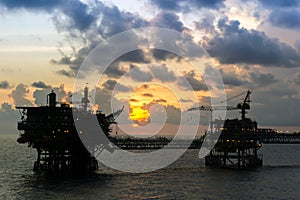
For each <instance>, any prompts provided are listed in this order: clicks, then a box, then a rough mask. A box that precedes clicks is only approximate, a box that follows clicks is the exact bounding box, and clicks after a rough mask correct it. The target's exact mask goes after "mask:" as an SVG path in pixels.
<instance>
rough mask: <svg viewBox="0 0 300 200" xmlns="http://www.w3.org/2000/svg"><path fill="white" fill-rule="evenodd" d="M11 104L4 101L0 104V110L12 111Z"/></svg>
mask: <svg viewBox="0 0 300 200" xmlns="http://www.w3.org/2000/svg"><path fill="white" fill-rule="evenodd" d="M12 110H13V109H12V105H11V104H9V103H7V102H4V103H3V104H2V105H1V111H4V112H9V111H12Z"/></svg>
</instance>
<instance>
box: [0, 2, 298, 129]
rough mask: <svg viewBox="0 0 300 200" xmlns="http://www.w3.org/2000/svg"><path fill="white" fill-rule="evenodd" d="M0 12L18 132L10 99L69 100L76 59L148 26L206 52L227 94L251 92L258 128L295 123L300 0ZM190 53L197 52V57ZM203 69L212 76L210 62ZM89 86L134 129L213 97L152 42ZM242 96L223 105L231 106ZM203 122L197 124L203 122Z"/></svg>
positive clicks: (2, 113) (36, 6)
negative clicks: (176, 35) (55, 97)
mask: <svg viewBox="0 0 300 200" xmlns="http://www.w3.org/2000/svg"><path fill="white" fill-rule="evenodd" d="M0 13H1V14H0V27H1V31H0V61H1V62H0V104H1V107H0V108H1V110H0V124H1V129H2V130H1V132H3V133H15V132H16V121H18V120H19V119H20V116H19V113H18V112H17V111H16V110H15V106H25V105H26V106H39V105H45V101H46V95H47V94H48V93H49V92H50V91H51V90H54V91H55V92H56V93H57V94H58V98H59V99H58V101H60V102H63V101H68V100H69V99H70V97H69V96H71V94H72V93H76V92H80V91H73V85H74V81H75V77H76V75H77V72H78V69H79V67H80V65H81V63H82V62H83V61H84V59H85V58H87V56H88V54H89V53H90V52H91V51H92V50H93V49H94V48H95V47H96V46H97V45H98V44H99V43H101V42H103V41H105V40H107V39H109V38H110V37H113V36H115V35H116V34H119V33H121V32H123V31H126V30H130V29H132V28H144V27H159V28H168V29H171V30H174V31H178V32H179V33H181V34H184V35H187V36H189V38H191V41H190V43H192V45H194V46H199V47H201V48H203V49H205V51H206V52H207V53H208V55H209V56H210V59H211V61H212V63H213V64H214V67H216V68H217V69H218V70H219V71H220V73H221V75H222V78H223V82H224V86H225V89H226V94H227V96H228V97H231V96H235V95H237V94H239V93H242V92H245V91H247V90H248V89H252V90H253V93H252V96H251V99H252V102H251V111H249V117H252V118H255V119H256V120H257V121H258V124H259V125H260V126H263V127H268V126H271V127H277V128H279V129H286V130H287V129H289V128H288V127H293V129H297V130H300V129H298V127H300V120H299V119H300V93H299V92H300V90H299V86H300V71H299V69H300V34H299V30H300V2H299V1H297V0H285V1H281V0H253V1H241V0H212V1H207V0H199V1H197V0H177V1H176V0H165V1H160V0H145V1H139V0H132V1H127V2H126V3H125V2H124V1H122V0H105V1H100V0H52V1H46V0H28V1H22V0H0ZM195 48H196V47H195ZM188 51H189V53H190V54H191V55H192V56H193V58H194V59H198V57H201V56H200V55H193V52H194V50H193V49H188ZM202 64H203V63H202ZM201 67H202V68H203V71H204V73H208V71H209V66H207V65H203V66H202V65H201ZM185 81H187V82H188V83H189V84H190V86H191V88H188V87H186V85H185V84H184V83H185ZM115 86H117V88H115ZM84 87H85V85H84V86H82V89H83V88H84ZM174 91H175V92H174ZM191 92H192V93H191ZM91 93H92V94H94V95H95V97H96V102H95V103H96V104H97V106H98V108H100V109H101V110H103V111H104V112H106V113H108V112H110V111H111V108H110V107H109V105H111V101H112V99H113V100H115V101H116V102H117V105H118V106H122V105H125V108H126V109H127V112H125V113H124V114H126V115H127V117H126V116H125V119H126V120H124V121H123V123H129V124H130V126H132V127H142V126H145V125H147V124H149V123H150V122H151V120H152V121H155V116H160V115H161V113H163V112H166V113H167V121H166V122H167V123H168V124H170V125H174V124H178V121H179V118H178V115H180V113H181V112H182V111H184V110H187V109H188V108H190V107H193V106H195V105H197V103H198V104H199V105H209V104H210V93H209V91H208V88H207V86H206V84H205V81H204V80H203V77H202V76H201V74H199V73H198V72H197V71H196V70H195V69H194V68H193V66H192V65H191V64H190V63H188V62H187V61H186V60H185V59H184V58H180V57H179V56H178V55H174V54H172V53H170V52H165V51H161V50H155V49H150V50H149V49H142V50H137V51H134V52H130V53H128V54H126V55H123V56H121V57H119V58H117V59H116V60H115V62H113V63H111V65H110V66H109V68H108V69H107V70H106V71H105V72H104V76H103V78H102V79H101V80H99V82H98V85H97V88H94V89H93V88H91ZM175 93H176V94H180V95H179V97H178V95H177V96H176V95H175ZM193 94H194V95H195V98H194V97H193ZM242 97H243V96H241V97H239V98H237V99H234V100H232V101H228V102H227V104H228V105H232V106H235V105H236V104H237V103H239V101H240V100H241V98H242ZM153 105H158V107H155V106H154V107H153ZM184 114H185V115H189V116H190V117H191V119H192V117H193V113H186V112H185V113H184ZM201 115H202V113H201ZM207 115H209V114H208V113H206V114H203V117H204V118H205V119H206V118H207ZM228 116H229V117H232V116H239V113H238V112H237V111H233V113H231V112H230V113H229V114H228ZM205 119H204V121H202V122H201V123H200V124H203V125H205V123H207V120H205ZM184 123H185V125H189V123H190V122H184ZM294 127H296V128H294ZM290 129H291V128H290Z"/></svg>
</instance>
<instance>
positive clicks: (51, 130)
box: [16, 87, 121, 172]
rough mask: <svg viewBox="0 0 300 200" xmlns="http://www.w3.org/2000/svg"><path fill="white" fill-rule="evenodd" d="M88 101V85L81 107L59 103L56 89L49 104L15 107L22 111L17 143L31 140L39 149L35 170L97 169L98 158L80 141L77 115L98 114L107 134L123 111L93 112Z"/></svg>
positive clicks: (49, 98)
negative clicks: (75, 121)
mask: <svg viewBox="0 0 300 200" xmlns="http://www.w3.org/2000/svg"><path fill="white" fill-rule="evenodd" d="M88 103H89V99H88V88H87V87H85V88H84V96H83V98H82V100H81V102H80V105H81V107H79V108H74V107H71V105H70V104H67V103H58V102H57V101H56V94H55V93H54V92H53V91H52V92H51V93H50V94H48V95H47V104H46V106H40V107H16V108H17V109H19V111H20V114H21V121H19V122H18V125H17V129H18V130H19V132H20V137H19V138H18V139H17V142H18V143H21V144H24V143H28V146H29V147H33V148H35V149H36V150H37V160H36V161H35V163H34V167H33V170H34V171H46V172H61V171H76V172H83V171H91V170H97V169H98V162H97V160H96V158H95V157H94V156H93V155H92V154H91V153H90V151H88V150H87V149H86V147H85V146H84V145H83V144H82V142H81V139H80V137H79V135H78V132H77V130H76V127H75V125H74V118H75V117H76V118H77V117H81V118H82V116H84V118H85V119H88V118H92V117H93V118H94V117H95V115H96V117H97V120H98V122H99V125H100V126H101V128H102V130H103V132H104V134H105V135H107V136H108V135H109V134H110V132H111V129H110V125H111V124H113V123H115V117H116V115H118V113H120V112H121V111H117V112H116V113H112V114H110V115H107V116H106V115H105V114H103V113H101V112H100V111H97V112H96V113H93V112H92V111H89V110H88ZM72 109H73V110H72ZM74 116H75V117H74ZM99 134H100V133H99Z"/></svg>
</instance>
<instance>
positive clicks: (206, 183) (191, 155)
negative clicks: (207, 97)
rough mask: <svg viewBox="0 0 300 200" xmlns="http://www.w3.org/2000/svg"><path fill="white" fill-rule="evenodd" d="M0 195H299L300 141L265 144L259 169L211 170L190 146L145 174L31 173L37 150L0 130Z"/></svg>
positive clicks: (107, 171)
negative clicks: (298, 143)
mask: <svg viewBox="0 0 300 200" xmlns="http://www.w3.org/2000/svg"><path fill="white" fill-rule="evenodd" d="M0 145H1V146H0V148H1V150H0V171H1V173H0V199H5V200H6V199H21V200H22V199H26V200H27V199H28V200H31V199H58V200H60V199H79V200H85V199H300V145H265V146H264V147H263V149H262V152H263V154H264V166H263V167H261V168H259V169H256V170H223V169H209V168H206V167H205V166H204V163H203V161H202V160H199V159H198V158H197V153H198V152H197V151H196V150H188V152H187V153H186V154H184V155H183V156H182V157H181V158H180V159H179V160H178V161H177V162H175V163H173V164H172V165H170V166H169V167H167V168H165V169H162V170H158V171H155V172H151V173H145V174H129V173H123V172H118V171H115V170H112V169H109V168H107V167H105V166H101V169H100V170H99V171H98V172H97V173H95V174H92V175H88V176H86V177H67V178H66V177H64V178H59V177H45V176H42V175H37V174H34V173H33V172H32V166H33V162H34V160H35V157H36V154H35V151H34V150H33V149H31V148H27V146H26V145H19V144H17V143H16V136H4V135H0Z"/></svg>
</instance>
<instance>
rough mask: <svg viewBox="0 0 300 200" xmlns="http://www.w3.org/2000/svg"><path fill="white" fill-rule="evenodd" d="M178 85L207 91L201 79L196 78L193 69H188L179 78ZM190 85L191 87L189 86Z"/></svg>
mask: <svg viewBox="0 0 300 200" xmlns="http://www.w3.org/2000/svg"><path fill="white" fill-rule="evenodd" d="M178 85H179V86H181V87H182V88H183V89H193V90H194V91H201V90H202V91H207V90H208V88H207V86H206V84H205V82H204V81H203V80H202V79H200V80H199V79H197V78H196V74H195V71H194V70H192V71H189V72H187V73H185V74H184V76H183V77H180V78H179V81H178ZM190 87H191V88H190Z"/></svg>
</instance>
